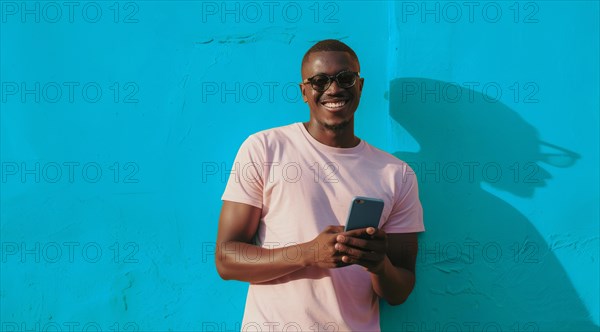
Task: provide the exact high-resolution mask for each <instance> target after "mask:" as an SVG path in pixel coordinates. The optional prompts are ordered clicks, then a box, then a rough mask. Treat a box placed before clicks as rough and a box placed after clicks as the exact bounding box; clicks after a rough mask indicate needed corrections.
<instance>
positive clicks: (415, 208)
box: [382, 164, 425, 233]
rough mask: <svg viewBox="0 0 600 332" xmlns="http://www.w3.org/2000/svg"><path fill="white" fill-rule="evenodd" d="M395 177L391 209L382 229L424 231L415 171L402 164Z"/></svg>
mask: <svg viewBox="0 0 600 332" xmlns="http://www.w3.org/2000/svg"><path fill="white" fill-rule="evenodd" d="M399 175H400V176H399V177H397V178H396V190H397V193H396V195H394V204H393V206H392V211H391V212H390V216H389V217H388V220H387V221H386V223H385V224H384V225H383V226H382V229H383V230H384V231H385V232H386V233H415V232H423V231H425V226H424V224H423V208H422V206H421V201H420V200H419V184H418V182H417V176H416V174H415V172H414V171H413V170H412V169H411V168H410V166H408V165H407V164H404V165H403V166H402V171H400V172H399Z"/></svg>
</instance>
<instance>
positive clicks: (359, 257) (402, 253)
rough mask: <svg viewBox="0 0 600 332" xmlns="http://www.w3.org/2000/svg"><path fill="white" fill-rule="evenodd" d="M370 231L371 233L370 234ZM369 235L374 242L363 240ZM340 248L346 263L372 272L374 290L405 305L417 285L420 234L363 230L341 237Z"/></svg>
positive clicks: (383, 296) (395, 303)
mask: <svg viewBox="0 0 600 332" xmlns="http://www.w3.org/2000/svg"><path fill="white" fill-rule="evenodd" d="M367 230H368V231H367ZM365 232H368V234H369V235H371V239H360V238H359V236H360V235H361V234H364V233H365ZM337 241H338V244H336V248H337V249H338V250H340V251H343V252H344V254H345V256H344V257H343V261H344V262H346V263H354V264H360V265H362V266H364V267H365V268H366V269H367V270H368V271H369V272H371V281H372V283H373V290H374V291H375V293H377V295H379V296H380V297H382V298H384V299H385V300H386V301H387V302H388V303H389V304H391V305H398V304H402V303H404V301H406V299H407V298H408V296H409V295H410V293H411V292H412V290H413V288H414V286H415V263H416V259H417V251H418V242H417V241H418V240H417V233H405V234H401V233H391V234H386V233H385V232H384V231H382V230H375V229H374V228H370V229H364V228H363V229H361V230H355V231H350V232H347V233H344V235H338V239H337Z"/></svg>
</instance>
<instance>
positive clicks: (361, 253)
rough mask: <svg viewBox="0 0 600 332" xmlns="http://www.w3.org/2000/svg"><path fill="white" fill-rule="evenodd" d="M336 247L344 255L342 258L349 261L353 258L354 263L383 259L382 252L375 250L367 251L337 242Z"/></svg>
mask: <svg viewBox="0 0 600 332" xmlns="http://www.w3.org/2000/svg"><path fill="white" fill-rule="evenodd" d="M335 249H336V250H337V251H339V252H340V255H342V260H343V261H344V262H348V259H350V260H353V261H354V263H356V262H357V261H371V262H378V261H380V260H381V259H382V253H380V252H375V251H365V250H361V249H357V248H353V247H349V246H345V245H343V244H341V243H336V244H335Z"/></svg>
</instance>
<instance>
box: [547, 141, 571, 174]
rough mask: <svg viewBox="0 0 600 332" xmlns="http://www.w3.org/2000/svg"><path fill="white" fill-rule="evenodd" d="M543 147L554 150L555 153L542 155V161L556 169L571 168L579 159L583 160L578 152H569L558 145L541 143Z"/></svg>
mask: <svg viewBox="0 0 600 332" xmlns="http://www.w3.org/2000/svg"><path fill="white" fill-rule="evenodd" d="M539 143H540V146H541V147H545V149H552V150H553V151H552V152H550V153H540V157H539V159H540V161H542V162H544V163H546V164H549V165H552V166H556V167H561V168H564V167H570V166H573V164H575V162H576V161H577V159H580V158H581V155H579V154H578V153H577V152H573V151H571V150H567V149H565V148H563V147H560V146H558V145H554V144H550V143H548V142H544V141H539Z"/></svg>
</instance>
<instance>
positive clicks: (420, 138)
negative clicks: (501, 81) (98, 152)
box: [381, 78, 598, 331]
mask: <svg viewBox="0 0 600 332" xmlns="http://www.w3.org/2000/svg"><path fill="white" fill-rule="evenodd" d="M432 91H437V92H432ZM390 115H391V116H392V118H393V119H394V120H395V121H397V122H398V123H399V124H400V125H401V126H402V127H404V128H405V129H406V130H407V131H408V132H409V133H410V134H411V135H412V136H413V137H414V138H415V139H416V140H417V142H418V143H419V145H420V150H419V152H417V153H406V152H396V153H394V155H395V156H396V157H398V158H400V159H402V160H404V161H406V162H407V163H408V164H409V165H410V166H411V167H412V168H413V170H414V172H415V173H416V174H417V177H418V179H419V191H420V197H421V202H422V204H423V209H424V215H425V227H426V229H427V231H426V232H425V233H424V234H422V235H421V237H420V245H419V247H420V249H419V258H418V260H417V284H416V287H415V290H414V293H413V294H412V295H411V297H410V299H409V301H408V302H407V303H406V304H405V305H404V306H403V307H402V308H401V309H399V310H396V309H392V308H390V307H388V306H384V307H383V309H382V324H381V326H382V329H384V330H394V331H398V330H403V331H430V330H433V331H598V326H596V325H595V324H594V323H593V322H592V321H591V320H590V318H589V314H588V311H587V309H586V308H585V306H584V304H583V303H582V301H581V300H580V298H579V296H578V294H577V292H576V291H575V289H574V287H573V285H572V284H571V281H570V280H569V278H568V276H567V274H566V273H565V270H564V269H563V267H562V265H561V264H560V262H559V261H558V260H557V258H556V256H555V255H554V253H553V252H551V251H550V250H549V248H548V245H547V244H546V242H545V240H544V238H543V237H542V236H541V235H540V234H539V233H538V231H537V230H536V229H535V227H534V226H533V225H532V224H531V223H530V222H529V220H528V219H527V218H526V217H525V216H524V215H523V214H521V213H520V212H519V211H518V210H517V209H515V208H514V207H512V206H511V205H509V204H508V203H507V202H505V201H503V200H502V199H500V198H498V197H496V196H494V195H492V194H490V193H489V192H488V191H486V190H484V189H483V188H482V185H483V186H485V185H490V186H493V187H494V188H497V189H501V190H504V191H507V192H510V193H512V194H514V195H517V196H520V197H525V198H526V197H532V196H533V194H534V192H535V189H536V188H539V187H543V186H545V184H546V183H545V180H547V179H549V178H551V176H550V173H549V172H547V171H546V170H545V169H543V168H542V167H541V166H540V165H539V164H538V162H544V163H548V164H551V165H553V166H558V167H569V166H571V165H572V164H574V163H575V162H576V160H577V159H578V158H579V155H577V154H576V153H574V152H570V151H568V150H566V149H563V148H560V147H557V146H554V145H552V144H548V143H543V142H541V141H540V140H539V139H538V133H537V131H536V130H535V128H534V127H533V126H531V125H529V124H528V123H527V122H525V121H524V120H523V119H522V118H521V117H520V116H519V115H518V114H517V113H515V112H514V111H512V110H511V109H510V108H508V107H507V106H506V105H504V104H502V103H501V102H499V101H498V100H495V99H494V98H493V97H491V96H488V95H485V94H481V93H478V92H476V91H473V90H471V89H466V88H465V87H461V86H458V85H455V84H452V83H447V82H442V81H436V80H431V79H425V78H399V79H395V80H393V81H392V82H391V87H390ZM542 147H544V148H545V149H548V148H551V149H553V150H554V151H552V152H551V153H542V152H541V149H542ZM541 213H543V212H541Z"/></svg>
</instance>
